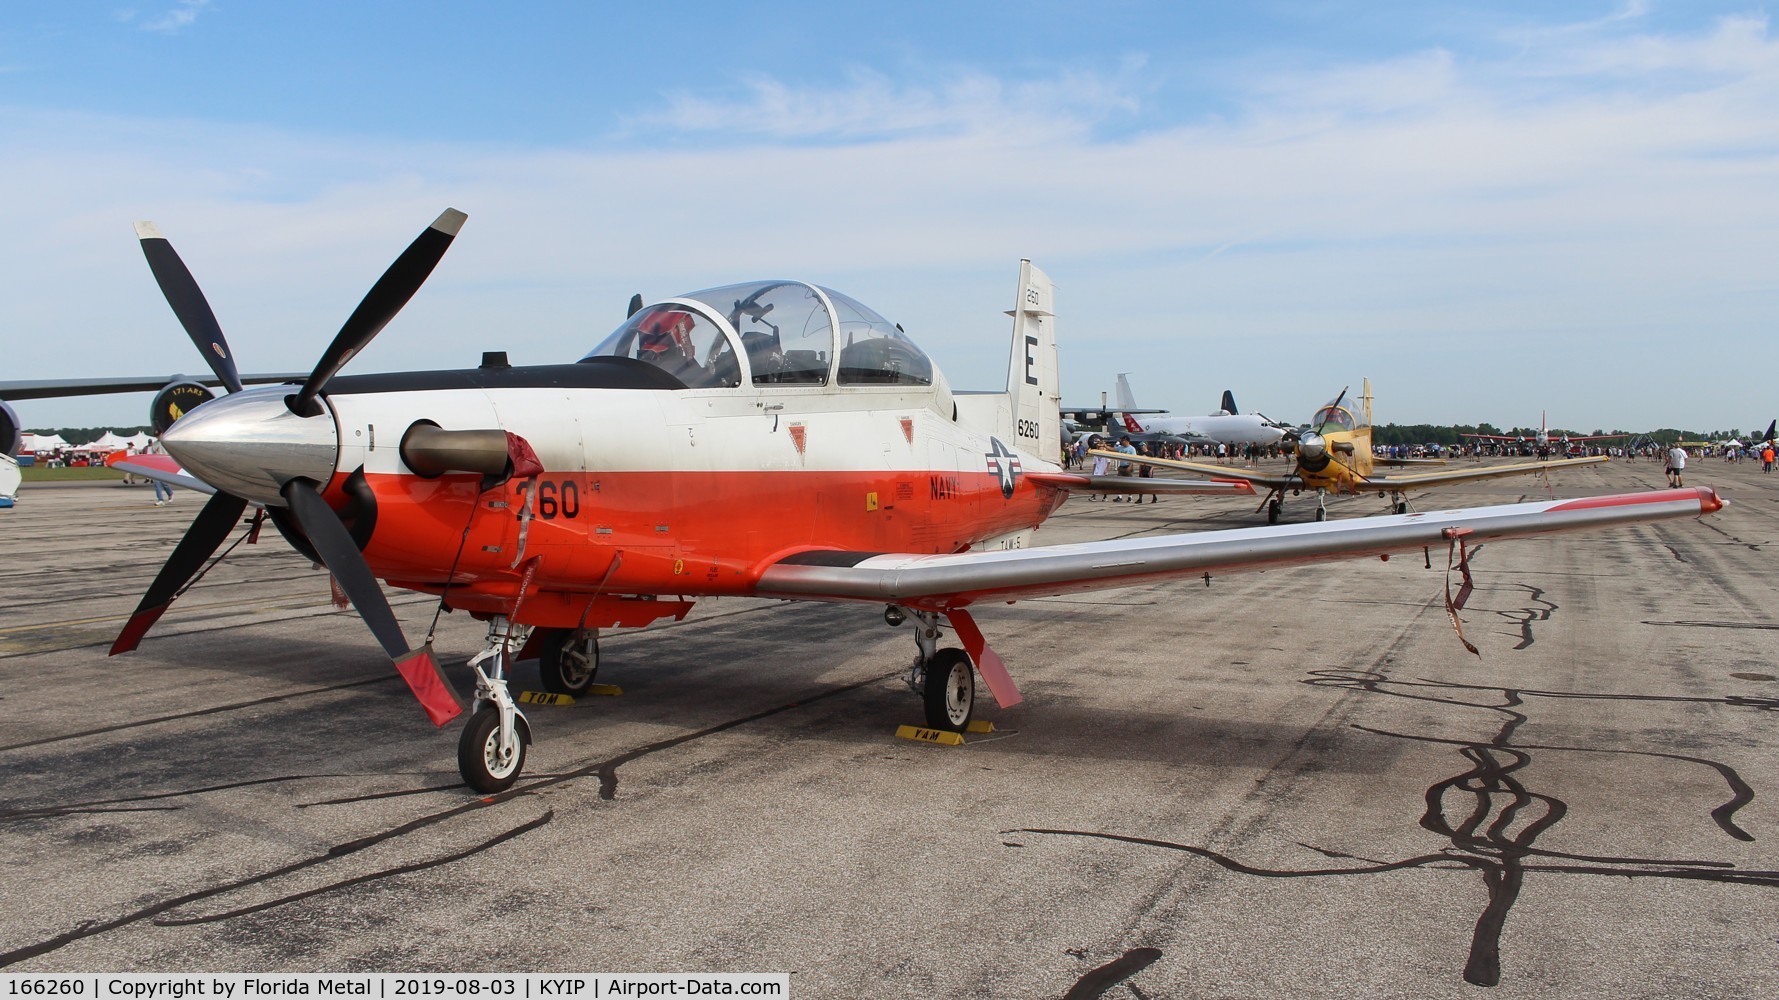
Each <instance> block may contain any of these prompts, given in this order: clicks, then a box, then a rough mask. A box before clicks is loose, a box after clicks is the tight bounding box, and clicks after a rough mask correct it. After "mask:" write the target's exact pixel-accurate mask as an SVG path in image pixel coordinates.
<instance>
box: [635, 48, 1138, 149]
mask: <svg viewBox="0 0 1779 1000" xmlns="http://www.w3.org/2000/svg"><path fill="white" fill-rule="evenodd" d="M1141 68H1142V61H1141V60H1140V59H1132V60H1127V61H1126V62H1125V63H1124V65H1123V66H1122V67H1121V69H1120V71H1119V72H1118V73H1116V74H1113V75H1111V76H1105V75H1102V74H1098V73H1094V72H1090V71H1085V70H1069V71H1064V72H1063V73H1061V74H1059V75H1058V76H1056V77H1055V78H1050V79H1035V80H1034V79H1027V80H1020V81H1004V80H1000V79H997V78H994V77H991V76H986V75H983V74H980V73H967V74H961V75H957V76H955V77H953V78H951V79H949V80H947V81H944V82H942V83H939V84H936V85H928V86H919V85H910V84H906V83H902V82H898V81H895V80H892V79H890V78H889V77H887V76H884V75H883V74H881V73H877V72H874V71H871V70H866V69H855V70H854V71H853V72H852V73H851V75H850V79H849V80H848V81H847V83H846V85H845V86H843V87H839V88H833V89H801V90H799V89H795V88H792V87H790V86H788V85H786V84H784V83H782V82H780V81H777V80H773V79H769V78H763V77H754V78H751V79H748V80H746V81H744V89H745V94H744V96H742V97H741V98H739V99H734V100H721V99H717V98H711V97H704V96H699V95H695V94H689V93H683V92H682V93H675V94H670V95H667V108H666V109H665V111H663V112H661V113H658V114H648V115H642V116H637V117H635V118H633V119H632V126H633V127H634V128H637V129H648V128H654V127H667V128H671V129H677V130H681V131H685V132H692V133H699V134H709V133H722V134H729V135H738V136H760V137H770V138H776V139H792V140H804V139H824V140H859V139H882V138H890V137H898V136H920V135H975V136H982V135H991V134H993V135H1015V134H1024V135H1032V134H1043V135H1050V134H1057V133H1063V134H1071V133H1075V132H1077V131H1079V130H1080V128H1081V127H1082V126H1083V125H1084V124H1086V123H1089V122H1092V121H1096V120H1099V119H1101V118H1104V117H1106V116H1107V115H1134V114H1135V113H1136V112H1137V110H1138V108H1139V101H1138V100H1137V98H1136V96H1135V95H1134V94H1132V93H1131V92H1130V90H1129V84H1130V82H1131V80H1132V78H1133V77H1134V76H1135V75H1136V74H1137V73H1138V72H1139V71H1140V70H1141Z"/></svg>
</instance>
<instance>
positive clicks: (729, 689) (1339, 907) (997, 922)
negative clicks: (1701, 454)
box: [0, 459, 1779, 998]
mask: <svg viewBox="0 0 1779 1000" xmlns="http://www.w3.org/2000/svg"><path fill="white" fill-rule="evenodd" d="M1662 483H1663V478H1662V475H1661V469H1660V467H1659V465H1657V464H1652V463H1647V462H1644V463H1612V464H1610V465H1607V466H1597V467H1589V468H1584V469H1578V470H1568V471H1565V472H1563V473H1558V474H1554V475H1552V477H1551V481H1550V483H1549V485H1548V486H1547V485H1545V484H1544V483H1542V482H1540V481H1539V480H1537V479H1533V478H1519V479H1510V480H1502V481H1496V482H1494V483H1483V484H1477V485H1474V486H1463V487H1457V488H1453V489H1448V490H1443V491H1439V492H1438V493H1429V494H1426V495H1424V496H1422V497H1417V498H1415V503H1416V507H1417V509H1439V508H1443V507H1456V506H1473V505H1477V504H1483V503H1496V502H1507V501H1513V500H1517V499H1519V498H1521V497H1528V498H1538V497H1544V496H1548V495H1553V494H1554V495H1555V496H1581V495H1588V494H1596V493H1610V492H1620V491H1630V490H1641V489H1649V488H1655V487H1658V486H1660V485H1662ZM1688 484H1689V485H1712V486H1715V487H1717V488H1718V489H1719V490H1720V492H1721V493H1722V494H1723V495H1724V496H1725V497H1726V498H1727V499H1729V500H1730V501H1731V506H1730V507H1728V508H1726V509H1725V510H1724V511H1723V512H1722V513H1720V514H1718V515H1716V516H1714V517H1711V518H1707V519H1704V520H1685V521H1674V522H1665V523H1662V524H1659V525H1654V526H1642V527H1631V528H1621V529H1615V530H1612V531H1607V532H1599V533H1595V534H1589V535H1573V536H1554V537H1545V538H1539V539H1529V540H1523V541H1517V542H1499V543H1490V544H1487V545H1484V546H1482V547H1481V548H1480V550H1478V551H1477V552H1475V553H1474V557H1473V564H1474V567H1475V576H1476V584H1477V588H1476V592H1475V594H1474V596H1473V597H1472V598H1471V601H1470V603H1469V607H1468V609H1467V610H1466V611H1465V612H1464V613H1463V618H1464V621H1465V626H1464V629H1465V635H1466V636H1468V637H1469V638H1470V639H1471V640H1472V641H1474V642H1475V643H1476V644H1477V645H1478V646H1479V647H1480V648H1481V657H1480V658H1478V657H1475V656H1472V655H1471V654H1469V653H1467V652H1465V651H1464V649H1463V648H1462V646H1461V645H1460V644H1459V641H1458V639H1457V637H1456V636H1455V635H1454V634H1453V629H1452V626H1451V624H1450V622H1449V621H1448V620H1447V616H1446V613H1445V606H1444V592H1445V590H1444V588H1445V580H1446V571H1445V553H1443V552H1436V553H1432V562H1433V568H1432V569H1431V570H1429V569H1428V568H1426V567H1425V565H1424V563H1423V560H1422V559H1421V558H1419V557H1418V556H1413V557H1400V556H1399V557H1397V558H1395V559H1392V560H1391V561H1389V562H1379V561H1377V560H1367V561H1360V562H1353V561H1349V562H1337V563H1325V564H1321V565H1314V566H1297V567H1292V568H1288V569H1283V570H1274V571H1270V572H1266V573H1250V574H1238V575H1231V576H1227V577H1219V578H1216V579H1213V580H1211V581H1210V583H1209V585H1208V586H1207V585H1206V583H1205V581H1202V580H1191V581H1185V582H1179V583H1174V584H1169V585H1158V586H1147V587H1138V588H1131V589H1127V590H1119V591H1107V592H1101V593H1097V594H1088V595H1082V596H1076V597H1069V598H1057V599H1049V600H1034V601H1027V602H1022V603H1019V604H1016V605H1011V606H1008V605H996V606H992V607H985V608H982V609H979V610H978V616H977V617H978V621H979V622H980V624H981V625H982V627H983V630H984V631H985V632H986V633H987V635H988V636H989V640H990V642H991V643H992V644H993V645H994V646H995V647H996V648H997V649H998V650H999V652H1000V653H1001V655H1002V656H1003V658H1004V659H1005V660H1006V662H1007V663H1008V665H1009V667H1010V668H1011V670H1012V671H1013V673H1014V676H1015V677H1016V678H1017V679H1018V680H1019V682H1020V684H1021V686H1022V688H1023V690H1024V692H1025V695H1026V702H1025V703H1024V704H1023V705H1020V706H1017V707H1016V708H1014V709H1011V710H1007V711H999V710H997V709H995V708H993V706H992V705H989V706H988V707H986V708H984V709H982V710H981V711H980V714H981V715H984V716H986V717H988V718H991V719H993V720H994V721H995V722H996V724H997V726H998V727H999V728H998V730H997V731H996V732H994V733H993V734H990V735H986V736H976V737H972V738H971V740H970V742H969V743H968V744H967V745H965V746H963V747H956V748H951V747H939V746H930V745H924V744H917V743H911V742H908V741H905V740H899V739H896V738H895V737H894V736H893V732H894V729H895V727H896V725H897V724H898V723H917V722H919V721H920V718H921V712H920V708H919V704H918V702H917V700H916V699H915V697H914V696H913V695H912V694H911V693H910V692H909V691H908V690H907V688H906V687H905V686H904V685H903V683H902V681H901V675H902V673H903V670H904V668H905V666H906V664H907V662H908V661H909V659H910V658H911V657H912V655H913V653H914V643H913V641H912V633H911V631H910V629H909V627H908V626H903V627H902V628H901V629H891V628H889V627H887V626H885V625H884V623H883V621H882V618H881V615H880V609H878V608H876V607H872V606H829V605H814V604H808V605H805V604H791V603H780V602H765V601H749V600H720V601H715V602H709V603H706V604H702V605H700V606H699V608H698V609H697V610H696V611H694V612H693V614H692V616H691V617H690V618H688V619H687V620H686V621H685V622H683V623H678V624H670V625H667V626H665V627H655V628H650V629H647V630H641V631H620V632H614V633H609V634H607V635H606V636H605V637H604V641H603V653H604V658H603V666H602V668H601V672H600V678H599V679H600V680H601V681H604V682H609V683H613V684H617V685H621V686H622V688H623V690H624V693H623V695H622V696H621V697H606V698H587V699H583V700H582V701H580V702H579V703H577V704H575V705H573V706H570V707H563V708H548V707H533V708H531V709H530V714H531V718H532V721H533V728H534V731H535V733H536V735H537V738H538V741H539V742H538V743H537V744H536V745H535V746H534V747H533V748H532V752H531V756H530V758H529V761H528V763H527V770H526V777H525V778H524V779H523V780H522V782H521V784H520V785H519V788H518V793H517V794H512V795H510V796H503V797H499V798H497V799H494V800H484V799H482V798H478V797H477V796H475V795H474V794H472V793H470V792H469V791H467V790H466V789H464V788H463V787H462V786H461V785H460V783H459V779H458V777H457V773H456V763H455V747H456V739H457V727H456V726H451V727H447V728H446V729H444V730H435V729H433V728H432V727H431V726H430V725H428V724H427V722H426V721H425V719H424V716H423V715H422V714H421V712H420V710H419V708H418V707H417V706H416V705H415V704H414V702H413V699H412V698H411V697H410V696H409V694H408V693H407V690H406V688H405V687H404V686H403V685H402V684H401V683H400V681H399V680H397V679H395V677H394V675H393V673H392V672H390V670H389V668H388V664H387V661H386V660H385V659H384V658H383V657H382V655H381V654H380V652H379V651H378V649H377V646H376V644H375V643H374V642H373V641H372V639H371V637H370V636H369V634H368V633H367V632H366V631H365V629H364V628H363V626H362V624H361V623H360V622H359V621H358V619H357V617H356V615H354V614H353V613H352V612H349V611H348V612H339V611H336V610H335V609H334V608H333V607H332V606H331V605H330V603H329V600H328V584H327V576H326V574H325V573H323V572H317V571H314V570H312V569H311V567H310V566H309V565H308V563H306V562H305V561H303V560H302V559H301V558H300V557H298V556H296V555H295V554H294V553H292V552H290V551H289V550H288V549H287V548H285V547H284V546H283V545H282V544H281V543H280V542H279V541H278V540H277V539H276V537H275V536H273V535H272V534H271V533H270V532H268V533H267V535H266V538H265V539H264V540H262V542H261V543H260V544H258V545H254V546H242V547H240V548H238V549H237V550H236V551H235V552H234V554H233V555H231V556H230V557H229V559H227V560H226V561H224V562H223V563H222V564H221V565H220V566H219V567H218V568H216V569H215V570H214V571H213V572H211V573H210V574H209V575H208V576H207V577H206V578H204V579H203V580H202V582H200V583H199V584H198V586H197V587H196V588H195V589H193V590H192V591H191V592H190V593H188V594H187V595H186V596H185V597H184V598H182V599H181V600H180V601H179V602H178V603H177V604H175V605H174V609H173V610H172V611H171V612H169V613H168V614H167V616H166V617H165V618H164V619H162V621H161V622H160V624H159V625H158V626H157V628H156V630H155V631H154V632H152V633H151V634H150V636H149V638H148V639H147V640H146V641H145V642H144V643H143V645H142V648H141V649H140V650H139V651H137V652H135V653H132V654H128V655H125V656H119V657H116V658H108V657H107V656H106V655H105V654H106V648H107V646H108V645H109V643H110V640H111V639H112V637H113V636H114V635H115V634H116V632H117V630H118V628H119V627H120V626H121V624H122V623H123V621H124V619H125V618H126V617H127V615H128V614H129V612H130V610H131V609H132V608H133V606H134V605H135V602H136V600H137V599H138V597H139V596H140V594H141V592H142V591H143V590H144V589H145V588H146V587H147V585H148V583H149V581H150V580H151V579H152V578H153V576H154V573H155V571H156V569H157V568H158V567H159V565H160V564H161V562H162V561H163V560H164V559H165V558H166V556H167V554H168V552H169V550H170V547H171V546H172V544H173V543H174V541H175V540H176V539H177V538H178V537H179V535H180V534H181V533H182V532H183V531H184V529H185V526H186V524H187V523H188V521H189V520H190V518H191V517H192V516H193V515H194V514H195V513H196V511H197V509H198V507H199V505H200V502H201V500H202V498H201V497H196V496H194V495H192V494H190V493H181V494H180V496H179V498H178V500H177V501H176V502H175V503H174V504H173V505H172V506H170V507H155V506H153V505H152V504H151V503H150V502H149V500H150V496H149V491H148V489H147V487H133V488H132V487H123V486H117V485H110V484H96V485H81V486H67V487H33V486H27V487H26V488H25V490H24V491H23V492H22V493H21V494H20V498H19V504H18V506H17V507H16V508H14V509H13V510H10V511H0V594H3V595H4V599H3V600H0V677H3V679H4V684H3V685H0V851H3V852H4V857H5V859H6V863H5V866H4V869H3V872H4V873H3V874H0V971H6V972H24V971H45V970H66V971H113V972H115V971H185V970H209V971H277V970H291V971H335V970H350V971H433V970H439V971H544V970H575V971H698V972H702V971H722V970H733V971H774V972H777V971H785V972H790V973H791V982H792V995H793V996H796V997H903V996H908V997H939V996H955V997H964V996H970V997H975V996H983V997H1070V998H1076V997H1093V996H1102V995H1103V996H1107V997H1133V998H1158V997H1287V996H1291V997H1295V996H1304V997H1352V996H1399V997H1476V996H1491V997H1591V996H1599V997H1662V996H1674V997H1695V996H1711V997H1756V996H1767V997H1770V996H1773V995H1774V993H1775V992H1776V991H1779V940H1776V939H1779V728H1776V724H1779V680H1776V679H1775V678H1776V677H1779V656H1776V655H1775V651H1776V649H1779V592H1776V587H1775V584H1776V582H1779V575H1776V574H1775V571H1774V568H1773V562H1772V554H1773V547H1774V546H1775V545H1779V474H1776V475H1772V476H1765V475H1762V474H1761V472H1760V471H1759V465H1758V464H1754V463H1751V464H1743V465H1738V466H1726V465H1723V464H1721V463H1718V462H1714V461H1710V460H1703V459H1700V460H1695V463H1694V468H1693V469H1691V470H1689V475H1688ZM1256 503H1257V500H1256V499H1246V500H1232V499H1213V498H1181V499H1171V500H1163V501H1161V502H1160V503H1156V504H1142V505H1133V504H1115V503H1104V502H1102V503H1090V502H1087V501H1085V500H1084V499H1080V498H1077V499H1074V500H1071V501H1070V502H1069V504H1068V505H1067V506H1066V507H1064V508H1063V510H1062V511H1061V512H1059V514H1058V515H1057V517H1056V518H1054V519H1053V520H1052V521H1051V523H1050V524H1049V525H1048V526H1046V528H1045V529H1044V530H1043V531H1041V532H1040V536H1039V537H1040V541H1041V542H1060V541H1072V540H1079V539H1087V538H1106V537H1112V536H1129V535H1141V534H1147V533H1165V532H1177V531H1193V530H1202V529H1205V528H1211V527H1229V526H1234V525H1242V524H1260V523H1263V518H1262V516H1261V515H1259V514H1257V513H1255V511H1254V507H1255V504H1256ZM1312 509H1313V504H1312V503H1311V502H1310V501H1309V499H1308V498H1306V497H1297V498H1293V499H1292V500H1291V501H1290V502H1289V503H1288V504H1287V507H1286V517H1287V518H1288V519H1306V518H1307V517H1308V516H1309V514H1310V511H1311V510H1312ZM1382 510H1383V502H1382V501H1380V500H1378V499H1376V498H1375V497H1371V496H1367V497H1358V498H1343V499H1341V500H1338V501H1336V502H1334V503H1333V504H1332V505H1331V513H1332V516H1334V517H1336V518H1350V517H1361V516H1370V515H1372V514H1376V513H1381V512H1382ZM394 600H395V607H396V611H397V614H398V616H399V617H400V618H401V620H402V624H403V626H404V628H405V629H406V630H407V632H408V635H409V637H410V638H411V639H417V638H418V637H420V636H423V635H424V634H425V633H426V632H427V629H428V623H429V622H430V620H431V619H432V616H433V604H432V602H431V601H430V600H429V599H425V598H421V597H418V596H416V595H412V594H405V593H397V594H395V595H394ZM481 633H482V627H481V626H480V625H479V624H478V623H476V622H474V621H472V620H470V619H469V618H468V617H467V616H465V615H462V614H458V615H448V616H445V617H444V619H443V620H442V621H441V622H440V623H439V626H438V632H437V639H436V647H437V649H438V650H439V651H440V653H441V658H442V659H444V660H445V662H446V663H447V671H448V673H449V674H450V675H451V677H452V678H453V679H454V680H455V681H456V682H457V683H458V685H459V686H460V688H461V689H463V690H465V691H467V690H469V687H470V685H469V683H468V681H467V677H468V674H467V671H466V670H465V668H464V666H463V664H464V661H465V660H466V659H467V657H469V656H470V655H471V654H473V653H474V652H476V651H477V650H478V649H479V648H480V640H481ZM518 676H519V680H520V684H519V685H518V686H520V687H533V686H535V675H534V674H533V673H531V672H530V671H528V670H525V669H522V670H521V672H520V673H519V675H518ZM985 700H986V699H985ZM1490 981H1494V982H1496V983H1497V985H1495V986H1493V987H1492V988H1488V987H1484V986H1480V985H1473V984H1476V983H1486V982H1490Z"/></svg>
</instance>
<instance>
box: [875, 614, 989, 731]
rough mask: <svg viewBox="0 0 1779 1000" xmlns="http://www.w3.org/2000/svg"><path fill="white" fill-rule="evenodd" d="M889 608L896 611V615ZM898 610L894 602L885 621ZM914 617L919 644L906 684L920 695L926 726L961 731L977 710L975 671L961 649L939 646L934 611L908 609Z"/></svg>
mask: <svg viewBox="0 0 1779 1000" xmlns="http://www.w3.org/2000/svg"><path fill="white" fill-rule="evenodd" d="M889 610H895V611H897V612H898V615H897V616H892V615H891V614H889ZM899 613H900V609H897V608H895V607H894V606H893V605H892V606H891V608H890V609H888V610H886V612H885V614H884V620H885V621H890V620H891V618H892V617H895V618H896V622H895V623H899V622H900V617H899ZM908 614H911V615H912V616H913V617H914V619H915V630H914V642H915V644H916V645H918V646H919V647H920V649H919V651H918V652H917V653H915V656H914V663H913V664H912V665H910V666H909V668H908V678H907V680H908V687H909V688H910V689H911V690H913V691H914V693H915V694H917V695H920V697H921V701H922V702H923V704H924V706H925V708H926V721H927V728H929V729H945V730H949V731H951V732H954V733H961V732H963V731H964V730H965V728H967V727H968V726H969V725H970V717H971V716H972V715H974V714H975V711H976V670H975V666H974V664H972V663H971V662H970V654H969V653H966V652H964V651H963V650H961V649H940V648H939V640H940V639H941V638H943V637H944V634H945V633H944V632H943V631H941V627H940V625H939V615H938V613H937V612H933V611H911V612H908Z"/></svg>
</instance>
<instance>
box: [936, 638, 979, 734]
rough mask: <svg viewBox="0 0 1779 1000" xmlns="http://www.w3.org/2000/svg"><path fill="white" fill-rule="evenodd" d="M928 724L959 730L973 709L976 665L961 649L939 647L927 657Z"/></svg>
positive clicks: (974, 706) (956, 731) (968, 719)
mask: <svg viewBox="0 0 1779 1000" xmlns="http://www.w3.org/2000/svg"><path fill="white" fill-rule="evenodd" d="M925 687H926V692H925V694H924V699H925V701H926V708H927V728H929V729H947V730H950V731H951V732H954V733H961V732H963V731H964V727H966V726H968V725H969V724H970V716H971V715H973V714H975V711H976V668H975V667H974V666H973V665H972V664H971V663H970V654H968V653H966V652H964V651H963V650H961V649H941V650H939V651H938V652H937V653H934V654H933V658H932V659H930V660H928V661H927V667H926V685H925Z"/></svg>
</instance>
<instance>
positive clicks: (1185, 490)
mask: <svg viewBox="0 0 1779 1000" xmlns="http://www.w3.org/2000/svg"><path fill="white" fill-rule="evenodd" d="M1025 478H1027V479H1029V480H1031V481H1032V482H1034V483H1037V484H1038V485H1040V486H1052V487H1055V488H1056V489H1060V490H1068V491H1069V492H1070V493H1118V494H1129V493H1155V494H1159V495H1161V496H1189V495H1194V494H1204V495H1210V496H1253V495H1254V487H1253V486H1252V485H1250V484H1249V483H1247V482H1246V481H1244V480H1240V479H1235V480H1231V479H1224V480H1222V481H1212V482H1205V481H1204V480H1202V479H1144V478H1142V477H1140V476H1087V475H1077V474H1075V473H1071V472H1027V473H1025Z"/></svg>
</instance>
